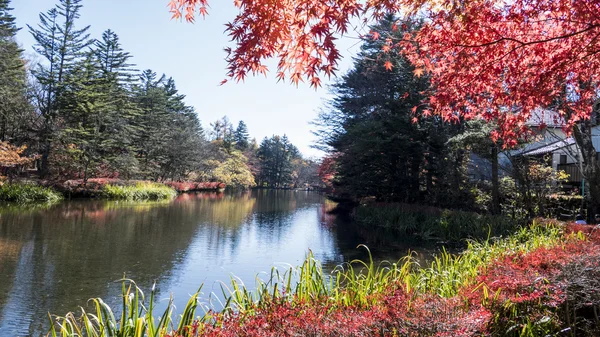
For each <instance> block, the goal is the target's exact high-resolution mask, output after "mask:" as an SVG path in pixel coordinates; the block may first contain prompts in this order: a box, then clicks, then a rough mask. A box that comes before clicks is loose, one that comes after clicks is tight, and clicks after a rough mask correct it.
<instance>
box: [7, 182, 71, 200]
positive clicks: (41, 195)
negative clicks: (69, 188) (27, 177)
mask: <svg viewBox="0 0 600 337" xmlns="http://www.w3.org/2000/svg"><path fill="white" fill-rule="evenodd" d="M62 198H63V196H62V194H60V193H58V192H56V191H54V190H53V189H51V188H48V187H42V186H37V185H34V184H26V183H6V184H3V185H2V186H0V200H1V201H9V202H17V203H31V202H46V203H48V202H56V201H59V200H61V199H62Z"/></svg>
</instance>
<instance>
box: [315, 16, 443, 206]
mask: <svg viewBox="0 0 600 337" xmlns="http://www.w3.org/2000/svg"><path fill="white" fill-rule="evenodd" d="M394 21H395V20H394V19H393V17H391V16H390V17H387V18H386V19H384V20H382V21H381V22H380V23H379V24H378V25H377V26H375V27H373V31H377V32H378V33H379V34H381V35H382V36H385V35H388V34H392V35H393V34H400V35H401V34H403V33H404V32H403V31H398V32H394V30H393V29H392V25H393V22H394ZM407 29H411V27H407ZM383 43H384V42H383V41H380V40H372V39H368V40H365V42H364V44H363V46H362V50H361V53H360V54H359V55H358V57H357V58H356V59H355V63H354V68H353V69H352V70H350V71H349V72H348V73H347V74H346V75H344V76H343V77H342V78H341V79H340V80H339V81H338V82H337V83H336V84H334V85H333V86H332V93H333V95H334V98H333V100H332V101H330V102H329V106H328V107H327V108H326V109H325V110H324V111H322V112H321V113H320V115H319V120H318V122H317V123H316V124H317V125H318V126H319V130H318V131H317V135H318V136H319V138H320V144H319V145H320V147H321V148H322V149H324V150H328V151H330V152H332V153H336V154H338V155H337V156H336V158H337V159H336V162H337V168H338V173H339V175H338V177H337V178H338V179H337V181H338V182H339V184H340V185H341V186H343V189H344V190H345V191H346V192H348V193H349V194H350V195H352V196H354V197H363V196H375V197H376V198H377V199H379V200H387V201H404V202H414V201H417V200H419V199H420V197H421V193H422V191H423V188H422V187H423V185H425V186H429V187H430V188H432V190H429V191H427V193H431V194H434V193H433V186H434V185H435V184H434V183H433V182H434V181H436V179H437V178H438V177H439V176H441V175H443V174H445V172H443V169H442V167H441V166H440V165H441V163H443V162H444V158H445V157H444V153H443V144H444V136H443V135H445V134H446V133H445V125H444V124H443V123H441V122H440V121H439V120H436V119H433V118H432V119H421V120H419V121H418V122H417V123H413V121H412V119H413V117H414V114H413V110H412V108H413V107H414V106H418V105H420V102H421V100H422V99H423V97H422V95H421V92H423V91H425V90H426V89H427V88H428V85H429V84H428V80H427V78H425V77H415V76H414V75H413V71H414V68H413V67H412V65H411V64H410V62H409V61H408V60H407V59H406V58H405V57H403V56H402V55H400V54H399V53H397V52H390V53H386V58H388V59H387V60H386V62H390V63H391V64H392V70H391V71H390V70H388V69H386V68H385V67H384V65H383V64H382V63H383V62H379V61H377V57H376V55H379V53H380V50H381V48H382V44H383Z"/></svg>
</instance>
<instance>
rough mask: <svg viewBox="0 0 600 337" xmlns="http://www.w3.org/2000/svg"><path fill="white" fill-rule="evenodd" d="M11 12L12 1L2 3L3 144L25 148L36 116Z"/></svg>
mask: <svg viewBox="0 0 600 337" xmlns="http://www.w3.org/2000/svg"><path fill="white" fill-rule="evenodd" d="M11 10H12V8H10V1H9V0H0V141H11V142H16V143H18V144H21V143H23V142H24V141H25V138H26V137H27V136H28V134H29V127H30V126H29V125H30V124H31V123H32V119H33V117H34V116H33V111H32V107H31V104H30V102H29V100H28V95H27V76H26V71H25V66H24V65H25V62H24V60H23V55H22V52H23V51H22V50H21V49H20V48H19V46H18V44H17V42H16V40H15V36H16V34H17V32H18V31H19V29H18V28H17V27H16V26H15V18H14V17H13V16H12V15H11V14H10V12H11Z"/></svg>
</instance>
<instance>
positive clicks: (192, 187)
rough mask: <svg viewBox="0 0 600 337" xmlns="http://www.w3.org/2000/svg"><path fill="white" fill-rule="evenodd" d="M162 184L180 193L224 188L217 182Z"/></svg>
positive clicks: (169, 182) (174, 182)
mask: <svg viewBox="0 0 600 337" xmlns="http://www.w3.org/2000/svg"><path fill="white" fill-rule="evenodd" d="M164 184H165V185H167V186H170V187H172V188H174V189H175V190H176V191H177V192H180V193H181V192H193V191H216V190H219V189H224V188H225V187H226V185H225V184H224V183H219V182H194V181H168V182H165V183H164Z"/></svg>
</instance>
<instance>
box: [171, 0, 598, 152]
mask: <svg viewBox="0 0 600 337" xmlns="http://www.w3.org/2000/svg"><path fill="white" fill-rule="evenodd" d="M234 4H235V6H236V7H237V8H238V9H239V14H238V15H237V16H236V17H235V18H233V20H232V21H231V22H229V23H228V24H227V25H226V27H227V32H228V34H229V36H230V37H231V39H232V41H233V43H234V47H233V48H231V49H229V48H228V49H226V50H227V53H228V56H227V61H228V63H229V67H228V75H229V77H230V78H233V79H235V80H243V79H244V78H245V77H246V76H247V75H248V74H253V75H255V74H264V73H266V72H267V70H268V69H267V67H266V65H265V63H264V62H265V61H266V60H267V59H271V58H276V59H278V61H279V62H278V67H277V70H276V71H277V78H278V79H280V80H281V79H285V78H289V80H290V81H291V82H292V83H295V84H297V83H298V82H299V81H303V80H308V81H309V82H310V84H311V85H312V86H319V85H320V83H321V80H320V76H322V75H326V76H329V75H331V74H333V73H334V72H335V71H336V65H337V62H338V60H339V58H340V53H339V50H338V49H337V47H336V45H335V40H336V37H337V36H339V35H342V34H344V33H346V32H347V30H348V28H349V27H350V26H351V22H356V21H357V19H361V20H364V21H363V22H365V23H367V22H370V20H378V19H380V18H382V17H383V16H384V15H385V14H387V13H392V14H395V15H399V16H400V17H402V19H401V20H399V21H398V22H397V24H396V26H395V29H402V28H403V27H404V26H403V25H404V22H406V21H415V20H418V21H420V22H422V25H421V29H420V30H419V31H418V32H415V33H410V32H407V33H406V34H404V37H403V38H402V39H401V40H398V39H395V38H392V37H391V36H381V35H380V34H379V33H376V32H368V31H366V32H363V36H367V37H369V38H372V39H381V40H382V41H384V44H383V47H382V57H381V62H382V63H383V64H384V65H385V67H386V68H388V69H390V68H391V67H392V64H391V63H390V62H389V61H387V60H386V58H385V54H386V53H387V52H389V51H391V50H392V49H400V50H402V51H403V52H404V53H405V54H406V55H407V56H408V57H409V59H410V60H411V62H412V63H413V65H414V66H415V67H416V68H415V74H416V75H418V76H420V75H427V76H430V78H431V83H432V90H431V92H429V93H428V94H429V95H428V96H429V98H428V99H427V100H426V101H424V102H423V105H422V106H420V107H415V112H418V113H422V114H425V115H427V114H437V115H440V116H442V117H443V118H444V119H445V120H453V121H456V120H459V119H462V118H465V119H470V118H475V117H481V118H484V119H486V120H490V121H494V122H497V123H498V125H499V130H498V131H497V132H496V133H495V134H494V137H495V138H503V139H505V140H506V142H505V145H506V146H511V145H514V144H515V142H516V139H517V137H519V136H522V135H523V134H524V133H525V132H526V131H527V130H526V127H525V125H524V122H525V121H526V120H527V118H528V117H529V116H530V113H531V111H532V110H533V109H535V108H537V107H539V106H542V107H547V106H553V108H555V109H556V110H557V111H558V112H559V113H560V115H561V116H562V117H563V118H564V119H565V120H566V121H567V123H568V127H571V126H572V125H573V124H574V123H575V122H577V121H578V120H581V119H584V118H589V117H590V115H591V112H592V107H593V103H594V102H595V100H596V98H597V95H596V90H597V83H598V81H599V80H600V78H599V77H600V73H598V71H597V69H599V68H600V53H599V52H600V41H599V39H598V36H599V35H600V2H599V1H597V0H578V1H571V0H516V1H500V0H494V1H489V0H472V1H441V0H430V1H427V0H370V1H366V2H362V1H358V0H334V1H322V0H298V1H266V0H235V1H234ZM170 8H171V11H172V13H173V15H174V17H175V18H179V17H182V16H185V18H186V19H187V20H188V21H193V19H194V14H195V13H196V11H198V12H200V14H202V15H205V14H206V13H207V8H208V3H207V1H206V0H171V2H170ZM353 20H354V21H353Z"/></svg>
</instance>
